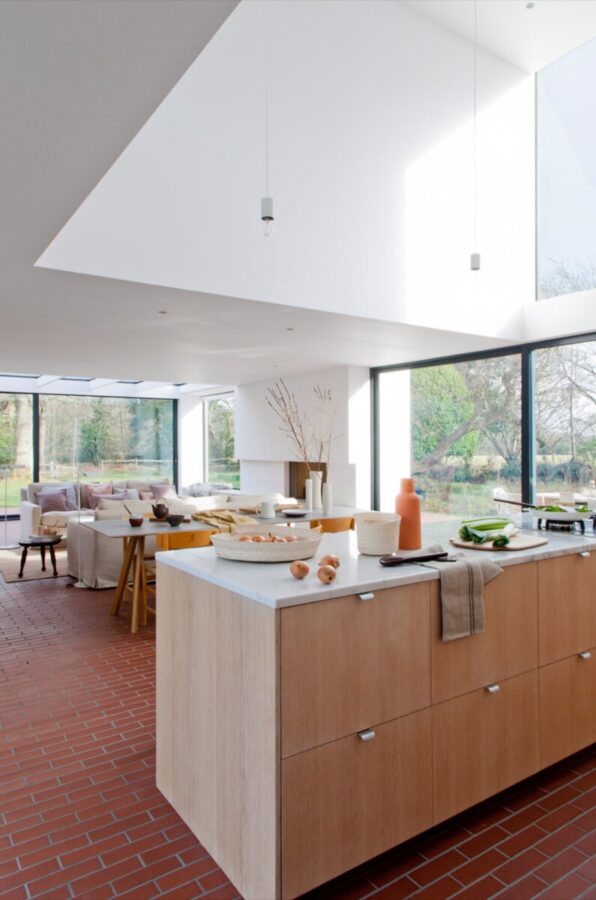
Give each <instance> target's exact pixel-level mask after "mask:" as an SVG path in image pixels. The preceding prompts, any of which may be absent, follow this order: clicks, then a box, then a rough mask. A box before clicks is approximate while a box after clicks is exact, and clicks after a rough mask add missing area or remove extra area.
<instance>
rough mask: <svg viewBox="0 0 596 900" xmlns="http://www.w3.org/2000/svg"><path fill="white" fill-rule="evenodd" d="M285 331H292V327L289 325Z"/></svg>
mask: <svg viewBox="0 0 596 900" xmlns="http://www.w3.org/2000/svg"><path fill="white" fill-rule="evenodd" d="M286 331H294V329H293V328H292V327H290V328H286Z"/></svg>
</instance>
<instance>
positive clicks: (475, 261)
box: [470, 0, 480, 272]
mask: <svg viewBox="0 0 596 900" xmlns="http://www.w3.org/2000/svg"><path fill="white" fill-rule="evenodd" d="M472 178H473V184H472V198H473V199H472V223H473V224H472V238H473V243H474V252H473V253H472V254H471V256H470V268H471V270H472V272H477V271H478V270H479V269H480V253H479V252H478V249H477V248H478V0H474V87H473V114H472Z"/></svg>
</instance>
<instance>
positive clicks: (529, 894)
mask: <svg viewBox="0 0 596 900" xmlns="http://www.w3.org/2000/svg"><path fill="white" fill-rule="evenodd" d="M545 887H546V885H545V883H544V881H540V880H539V879H538V878H536V877H535V876H534V875H528V876H527V877H526V878H522V880H521V881H517V882H516V883H515V884H512V885H511V887H509V888H507V890H506V891H503V893H502V894H499V900H533V898H534V897H538V896H540V894H541V892H542V891H544V889H545Z"/></svg>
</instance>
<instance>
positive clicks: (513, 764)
mask: <svg viewBox="0 0 596 900" xmlns="http://www.w3.org/2000/svg"><path fill="white" fill-rule="evenodd" d="M488 687H489V686H487V687H486V688H483V689H482V690H479V691H473V692H472V693H470V694H464V695H463V696H462V697H456V698H455V699H454V700H447V701H446V702H445V703H440V704H439V705H438V706H433V708H432V717H433V790H434V801H435V807H434V809H435V822H441V821H443V820H444V819H448V818H449V816H452V815H454V814H455V813H457V812H460V811H461V810H462V809H467V807H469V806H473V804H474V803H478V802H479V801H480V800H484V799H485V798H486V797H490V796H491V795H492V794H496V793H497V792H498V791H501V790H503V789H504V788H506V787H508V786H509V785H511V784H515V782H517V781H521V779H522V778H526V777H527V776H528V775H532V774H533V773H534V772H536V771H537V770H538V768H539V750H538V674H537V672H536V671H533V672H526V673H525V674H524V675H518V676H517V677H516V678H510V679H508V680H507V681H503V682H500V684H499V685H498V687H499V688H500V690H499V691H498V692H493V693H490V692H489V690H488ZM491 687H495V686H494V685H493V686H491Z"/></svg>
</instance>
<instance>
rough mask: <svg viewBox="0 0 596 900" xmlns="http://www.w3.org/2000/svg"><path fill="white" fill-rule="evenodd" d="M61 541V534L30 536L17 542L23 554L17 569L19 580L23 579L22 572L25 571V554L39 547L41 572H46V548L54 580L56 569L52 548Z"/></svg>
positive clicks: (56, 573)
mask: <svg viewBox="0 0 596 900" xmlns="http://www.w3.org/2000/svg"><path fill="white" fill-rule="evenodd" d="M61 540H62V535H61V534H48V535H31V537H30V538H28V539H27V540H26V541H19V547H22V548H23V552H22V553H21V568H20V569H19V578H22V577H23V572H24V571H25V563H26V562H27V553H28V551H29V549H30V548H31V547H39V549H40V551H41V571H42V572H45V571H46V547H48V549H49V551H50V559H51V561H52V569H53V575H54V578H56V577H57V575H58V569H57V568H56V554H55V552H54V547H55V546H56V544H59V543H60V541H61Z"/></svg>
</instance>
